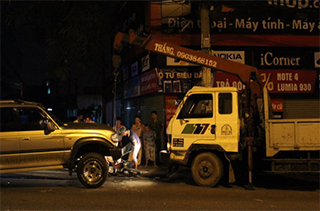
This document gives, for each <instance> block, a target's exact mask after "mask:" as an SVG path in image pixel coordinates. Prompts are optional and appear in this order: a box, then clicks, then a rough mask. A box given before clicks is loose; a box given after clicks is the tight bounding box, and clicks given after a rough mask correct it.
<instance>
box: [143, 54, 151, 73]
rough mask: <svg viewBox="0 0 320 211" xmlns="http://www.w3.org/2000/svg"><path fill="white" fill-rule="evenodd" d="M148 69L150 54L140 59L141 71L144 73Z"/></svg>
mask: <svg viewBox="0 0 320 211" xmlns="http://www.w3.org/2000/svg"><path fill="white" fill-rule="evenodd" d="M149 69H150V54H148V55H146V56H144V57H142V58H141V71H142V72H144V71H146V70H149Z"/></svg>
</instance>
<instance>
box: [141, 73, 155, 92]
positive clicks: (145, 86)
mask: <svg viewBox="0 0 320 211" xmlns="http://www.w3.org/2000/svg"><path fill="white" fill-rule="evenodd" d="M157 91H158V77H157V73H156V71H155V70H151V71H148V72H146V73H144V74H142V75H141V77H140V94H141V95H145V94H149V93H154V92H157Z"/></svg>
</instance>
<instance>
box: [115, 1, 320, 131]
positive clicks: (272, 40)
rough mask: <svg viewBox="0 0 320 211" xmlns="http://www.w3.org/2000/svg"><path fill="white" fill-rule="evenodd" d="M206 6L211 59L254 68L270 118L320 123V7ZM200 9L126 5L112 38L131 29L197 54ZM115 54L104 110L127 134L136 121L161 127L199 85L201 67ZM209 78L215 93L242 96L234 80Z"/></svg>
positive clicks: (136, 52) (141, 53) (135, 53)
mask: <svg viewBox="0 0 320 211" xmlns="http://www.w3.org/2000/svg"><path fill="white" fill-rule="evenodd" d="M207 3H208V7H209V8H210V20H209V24H210V33H211V37H210V42H211V51H212V54H213V55H215V56H218V57H221V58H225V59H230V60H233V61H235V62H240V63H242V64H247V65H252V66H255V67H257V68H258V70H259V72H260V75H261V77H262V80H263V83H264V86H266V88H267V89H268V91H269V93H270V97H271V101H272V106H273V109H274V112H275V117H276V118H285V119H287V118H319V116H320V104H319V89H320V87H319V79H320V75H319V67H320V50H319V45H320V37H319V29H320V22H319V14H318V11H319V1H318V0H316V1H298V0H297V1H282V0H278V1H277V0H269V1H258V2H253V1H252V2H248V1H243V2H238V1H232V2H226V1H210V2H207ZM200 7H201V5H200V2H198V1H161V2H154V1H152V2H149V1H148V2H130V1H127V2H126V3H124V4H123V7H122V9H121V10H119V13H118V16H117V17H116V18H115V20H116V21H115V22H114V29H115V31H114V33H116V32H118V31H121V32H125V33H127V32H128V30H129V29H133V30H135V32H136V34H138V35H140V36H146V35H152V37H153V38H155V39H159V40H163V41H166V42H168V43H174V44H178V45H181V46H185V47H187V48H191V49H194V50H201V47H200V46H201V20H200ZM120 54H121V56H122V60H123V62H122V65H121V66H120V67H119V68H118V69H117V72H118V74H117V88H116V102H115V103H111V102H110V103H109V108H111V107H115V108H116V112H115V114H114V116H115V115H116V116H121V117H122V118H123V123H124V124H125V125H126V126H127V127H131V125H132V124H133V123H134V122H133V121H134V117H135V116H136V115H139V116H141V118H142V122H143V123H148V122H149V120H150V116H151V111H153V110H155V111H157V112H158V116H159V118H160V119H161V120H162V121H163V122H164V126H165V125H167V123H168V121H169V120H170V117H171V116H172V115H173V113H174V111H175V109H176V106H175V103H174V102H175V100H176V99H181V98H182V97H183V95H184V94H185V93H186V92H187V91H188V90H189V89H190V88H191V87H192V86H195V85H201V77H202V75H201V71H200V70H201V67H200V66H197V65H194V64H191V63H188V62H185V61H182V60H177V59H175V58H170V57H167V56H163V55H159V54H155V53H153V52H147V51H145V50H143V49H141V48H139V47H136V46H131V45H128V44H125V45H124V47H123V49H122V52H120ZM212 75H213V77H212V86H214V87H224V86H234V87H237V88H238V89H239V91H241V90H243V88H244V87H243V84H242V83H241V82H240V80H239V79H238V78H237V77H235V76H233V75H230V74H226V73H222V72H219V71H215V70H214V69H212ZM111 104H112V105H113V106H111ZM114 116H113V117H112V118H114ZM112 118H109V121H110V120H111V119H112Z"/></svg>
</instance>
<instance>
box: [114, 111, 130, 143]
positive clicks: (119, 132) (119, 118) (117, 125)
mask: <svg viewBox="0 0 320 211" xmlns="http://www.w3.org/2000/svg"><path fill="white" fill-rule="evenodd" d="M121 128H124V130H126V129H127V128H126V126H124V125H122V124H121V117H116V125H115V126H113V129H114V130H115V131H116V133H117V134H118V137H119V146H120V147H122V146H124V143H122V133H121Z"/></svg>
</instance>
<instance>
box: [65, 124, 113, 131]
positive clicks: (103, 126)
mask: <svg viewBox="0 0 320 211" xmlns="http://www.w3.org/2000/svg"><path fill="white" fill-rule="evenodd" d="M62 128H63V129H67V130H68V129H93V130H113V129H112V127H110V126H109V125H106V124H98V123H67V124H64V125H63V126H62Z"/></svg>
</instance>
